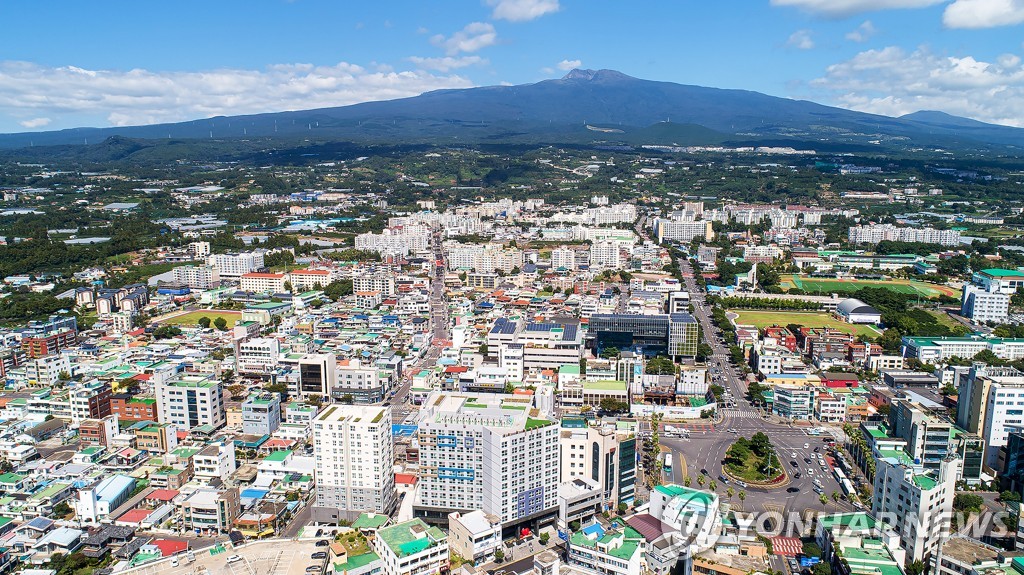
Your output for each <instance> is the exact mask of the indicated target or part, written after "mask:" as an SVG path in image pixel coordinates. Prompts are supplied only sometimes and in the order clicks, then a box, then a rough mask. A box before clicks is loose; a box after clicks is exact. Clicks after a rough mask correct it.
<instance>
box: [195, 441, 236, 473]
mask: <svg viewBox="0 0 1024 575" xmlns="http://www.w3.org/2000/svg"><path fill="white" fill-rule="evenodd" d="M235 467H236V463H235V444H234V442H232V441H218V442H215V443H211V444H209V445H206V446H204V447H203V448H202V449H200V450H199V452H198V453H196V454H195V455H193V456H192V470H193V473H194V474H195V477H196V479H198V480H200V481H203V482H205V483H210V482H213V481H214V480H216V481H219V482H222V483H223V482H225V481H227V480H228V479H229V478H230V477H231V475H232V474H233V473H234V472H235Z"/></svg>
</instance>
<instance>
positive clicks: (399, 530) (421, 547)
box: [370, 519, 450, 575]
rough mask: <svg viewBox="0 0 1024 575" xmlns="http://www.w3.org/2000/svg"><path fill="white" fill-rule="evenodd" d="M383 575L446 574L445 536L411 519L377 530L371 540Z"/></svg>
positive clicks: (446, 545) (447, 569)
mask: <svg viewBox="0 0 1024 575" xmlns="http://www.w3.org/2000/svg"><path fill="white" fill-rule="evenodd" d="M370 544H371V546H372V548H373V551H374V553H376V554H377V556H378V557H380V559H381V561H382V562H383V566H384V575H443V574H446V573H448V572H449V569H450V567H449V557H448V554H449V551H448V536H446V535H445V534H444V532H443V531H441V530H440V529H438V528H437V527H431V526H429V525H427V524H426V523H424V522H423V521H422V520H420V519H413V520H412V521H406V522H404V523H399V524H398V525H392V526H390V527H384V528H382V529H378V530H377V533H376V535H375V536H374V537H373V539H371V540H370Z"/></svg>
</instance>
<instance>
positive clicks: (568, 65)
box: [558, 60, 583, 71]
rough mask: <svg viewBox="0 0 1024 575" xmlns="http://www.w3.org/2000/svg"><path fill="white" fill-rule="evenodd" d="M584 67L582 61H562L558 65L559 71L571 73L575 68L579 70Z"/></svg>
mask: <svg viewBox="0 0 1024 575" xmlns="http://www.w3.org/2000/svg"><path fill="white" fill-rule="evenodd" d="M582 65H583V61H582V60H562V61H561V62H559V63H558V69H559V70H565V71H569V70H572V69H573V68H579V67H580V66H582Z"/></svg>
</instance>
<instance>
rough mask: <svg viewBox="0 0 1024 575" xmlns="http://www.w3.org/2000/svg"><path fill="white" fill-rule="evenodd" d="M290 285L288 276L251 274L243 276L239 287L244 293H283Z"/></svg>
mask: <svg viewBox="0 0 1024 575" xmlns="http://www.w3.org/2000/svg"><path fill="white" fill-rule="evenodd" d="M286 283H288V274H273V273H259V272H249V273H245V274H242V276H241V278H240V279H239V284H238V287H239V289H241V290H242V291H250V292H256V293H283V292H285V291H287V290H285V284H286Z"/></svg>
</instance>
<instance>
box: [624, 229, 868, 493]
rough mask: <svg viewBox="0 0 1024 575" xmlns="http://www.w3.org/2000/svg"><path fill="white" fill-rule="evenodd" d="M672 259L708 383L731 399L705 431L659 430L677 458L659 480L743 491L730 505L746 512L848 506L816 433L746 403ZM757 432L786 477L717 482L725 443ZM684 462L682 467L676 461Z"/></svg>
mask: <svg viewBox="0 0 1024 575" xmlns="http://www.w3.org/2000/svg"><path fill="white" fill-rule="evenodd" d="M646 219H647V218H646V217H645V218H641V220H640V222H638V226H637V231H638V232H639V233H641V235H642V236H643V237H646V230H644V229H643V226H644V224H645V223H646ZM678 263H679V268H680V271H681V273H682V276H683V283H684V285H685V288H686V291H687V292H689V294H690V301H691V303H692V304H693V316H694V318H695V319H696V320H697V321H698V322H699V324H700V327H701V331H702V333H703V334H704V339H705V341H706V342H707V343H708V345H710V346H711V350H712V354H711V356H710V357H709V358H708V369H709V372H710V373H709V376H710V377H712V378H713V379H712V382H713V383H715V384H718V385H721V386H722V387H723V388H724V389H725V390H726V392H727V393H729V394H730V395H731V396H732V398H734V402H735V403H734V406H733V407H728V408H722V411H721V415H722V420H721V422H720V423H717V424H715V425H714V426H710V427H711V428H710V429H705V430H703V431H698V430H691V431H690V433H689V435H688V437H686V438H668V437H665V434H664V433H662V434H661V436H660V437H661V444H662V446H663V447H665V448H667V449H668V450H669V451H670V452H671V453H672V454H673V461H675V462H677V463H676V464H675V465H674V466H673V468H672V471H671V477H666V478H665V479H666V480H668V481H672V482H675V483H682V482H683V480H684V478H685V477H687V476H689V477H690V479H691V480H692V481H696V479H697V477H698V476H699V475H701V474H703V475H706V478H705V479H706V483H705V487H706V486H707V485H709V484H710V482H711V481H712V480H714V481H715V482H716V483H717V486H716V487H717V491H718V493H720V494H723V493H725V492H726V491H727V489H728V488H730V487H731V488H732V489H733V492H734V494H738V493H739V492H740V491H744V492H745V495H746V499H745V501H743V502H740V501H739V500H738V498H736V497H735V495H734V498H733V501H732V503H733V504H734V505H740V506H742V509H743V510H744V511H748V512H762V511H765V512H776V511H778V512H788V511H795V512H798V513H803V512H804V511H805V510H812V511H823V510H827V511H834V510H840V511H842V510H851V509H853V506H852V505H851V504H850V503H848V502H846V501H845V500H842V499H841V500H840V501H839V502H838V503H837V502H834V501H832V500H831V497H832V494H833V493H836V492H838V493H839V494H842V493H843V491H842V487H841V486H840V485H839V482H838V481H837V480H836V478H835V476H834V474H833V473H832V469H831V467H830V465H829V463H828V458H827V457H826V451H827V446H826V444H825V442H824V441H823V439H822V437H816V436H812V435H809V434H808V433H807V430H806V429H805V428H801V427H795V426H793V425H792V424H791V423H786V422H781V421H778V420H776V419H775V418H773V417H771V416H768V415H766V414H763V413H762V412H761V411H760V410H759V409H757V407H756V406H755V405H753V404H752V403H751V402H750V401H749V399H748V398H747V386H746V383H745V381H744V379H743V377H742V375H741V373H740V372H739V371H738V370H737V369H736V368H735V367H734V366H733V365H732V364H731V362H730V355H729V350H728V347H727V345H726V342H724V341H723V340H722V338H721V336H720V332H719V330H718V329H717V328H715V327H714V326H713V325H712V323H711V317H710V313H709V311H710V310H709V307H708V305H707V301H706V298H705V294H704V290H702V289H701V288H700V287H699V286H698V284H697V281H696V278H695V272H694V270H693V267H692V266H691V264H690V262H689V260H688V259H685V258H680V260H679V262H678ZM663 429H664V426H663ZM758 432H762V433H764V434H766V435H767V436H768V437H769V439H770V440H771V442H772V444H773V445H774V446H775V449H776V454H777V455H778V459H779V465H781V466H782V467H784V468H785V470H786V473H787V475H788V476H789V482H788V483H787V485H786V486H785V487H780V488H775V489H763V488H756V487H751V486H743V485H738V484H736V483H735V482H734V481H731V480H728V483H727V484H725V483H723V480H722V479H723V478H725V476H724V474H723V473H722V461H723V460H724V459H725V453H726V451H727V450H728V449H729V446H730V445H732V443H733V442H734V441H735V440H736V439H737V438H739V437H746V438H748V439H749V438H750V437H751V436H753V435H754V434H755V433H758ZM815 450H817V451H815ZM819 455H820V456H822V458H824V461H822V459H821V458H819ZM684 461H685V467H684V466H683V465H681V463H682V462H684ZM797 473H799V474H800V476H799V477H797ZM816 482H817V483H816ZM816 485H817V487H818V490H819V491H820V492H821V493H824V494H825V495H826V496H827V497H829V502H828V503H827V504H826V505H822V503H821V502H820V499H819V494H818V493H817V492H816V491H815V487H816ZM726 498H727V497H726Z"/></svg>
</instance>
